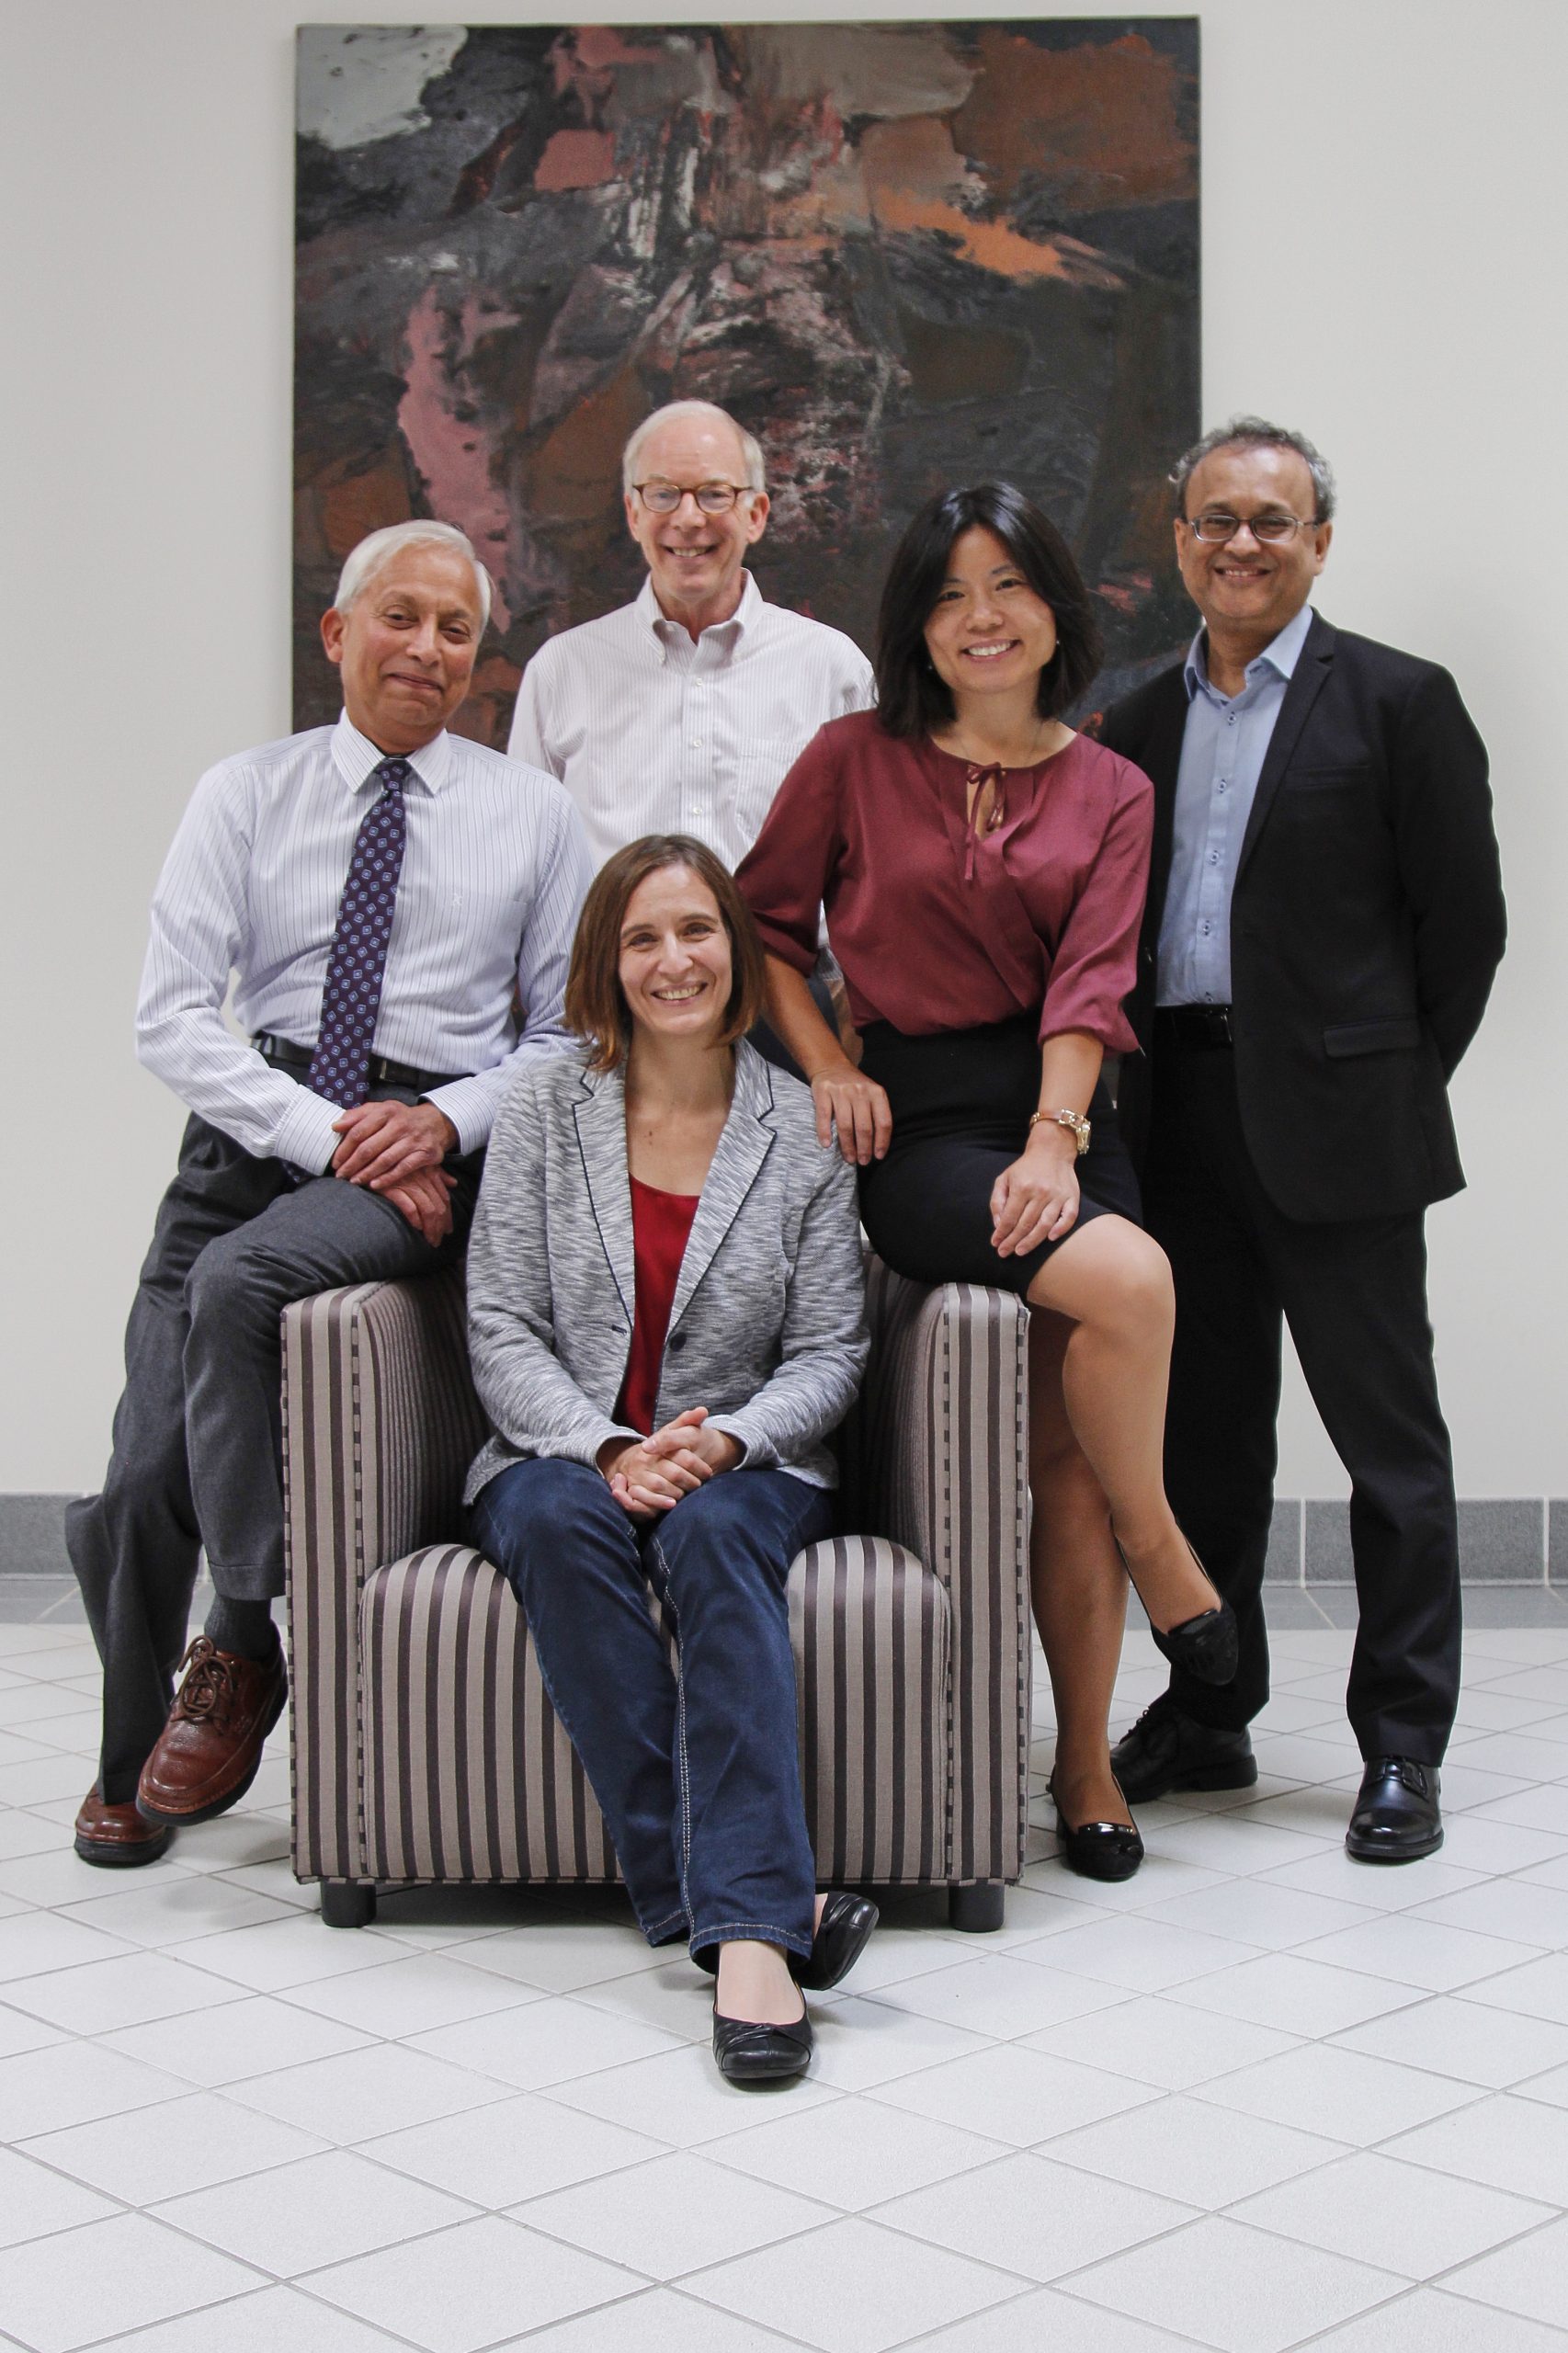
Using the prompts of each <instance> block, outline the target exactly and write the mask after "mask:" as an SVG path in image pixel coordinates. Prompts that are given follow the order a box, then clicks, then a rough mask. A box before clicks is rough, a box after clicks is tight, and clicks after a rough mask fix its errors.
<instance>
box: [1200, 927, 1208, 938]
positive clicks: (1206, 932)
mask: <svg viewBox="0 0 1568 2353" xmlns="http://www.w3.org/2000/svg"><path fill="white" fill-rule="evenodd" d="M1198 928H1199V931H1200V932H1201V933H1202V934H1203V937H1204V938H1205V939H1207V938H1208V937H1209V926H1208V925H1207V924H1206V923H1200V924H1199V926H1198Z"/></svg>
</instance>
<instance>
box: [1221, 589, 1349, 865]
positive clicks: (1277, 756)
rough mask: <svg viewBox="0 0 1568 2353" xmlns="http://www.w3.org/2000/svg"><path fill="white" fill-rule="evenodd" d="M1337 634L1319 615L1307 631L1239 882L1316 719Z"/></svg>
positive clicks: (1260, 787) (1266, 764)
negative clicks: (1304, 734) (1295, 754)
mask: <svg viewBox="0 0 1568 2353" xmlns="http://www.w3.org/2000/svg"><path fill="white" fill-rule="evenodd" d="M1334 636H1335V632H1334V631H1333V630H1332V629H1331V628H1330V626H1329V624H1328V622H1327V621H1325V620H1322V619H1320V617H1319V616H1318V615H1317V614H1315V613H1314V614H1313V616H1312V627H1311V629H1310V630H1309V631H1307V637H1306V642H1305V644H1304V645H1303V646H1302V648H1301V658H1300V660H1299V661H1298V662H1297V664H1296V667H1295V670H1294V672H1293V674H1292V676H1291V679H1290V685H1289V686H1288V687H1287V688H1286V689H1285V699H1284V701H1283V703H1282V704H1281V705H1280V707H1279V716H1278V719H1277V720H1276V721H1275V722H1274V733H1273V734H1272V735H1271V736H1270V737H1269V739H1268V750H1267V753H1266V754H1265V755H1264V761H1263V767H1262V769H1261V771H1260V773H1259V775H1258V779H1257V790H1256V792H1255V793H1254V794H1253V799H1252V811H1251V813H1250V815H1249V816H1248V818H1247V829H1246V832H1245V833H1244V835H1243V836H1242V854H1241V856H1240V858H1238V859H1237V860H1236V881H1237V882H1238V883H1239V882H1240V881H1241V879H1242V876H1243V875H1244V873H1245V872H1246V870H1247V861H1248V860H1249V859H1250V858H1251V857H1252V854H1253V851H1254V850H1255V849H1256V847H1257V837H1258V835H1259V834H1261V833H1262V831H1263V828H1264V826H1265V824H1267V819H1268V813H1269V811H1270V809H1271V808H1272V807H1273V806H1274V796H1275V794H1276V793H1277V792H1278V790H1279V782H1280V779H1281V778H1282V777H1283V776H1284V773H1285V770H1286V768H1287V767H1289V766H1290V756H1291V754H1292V753H1293V752H1294V751H1295V748H1296V746H1297V745H1298V744H1299V743H1300V742H1301V730H1302V728H1303V727H1305V725H1306V723H1307V721H1308V720H1309V718H1310V717H1311V716H1312V705H1313V703H1314V702H1316V700H1317V699H1318V697H1319V695H1320V694H1321V693H1322V692H1323V687H1324V679H1325V678H1326V677H1327V676H1328V673H1329V665H1330V664H1331V663H1332V662H1333V660H1334Z"/></svg>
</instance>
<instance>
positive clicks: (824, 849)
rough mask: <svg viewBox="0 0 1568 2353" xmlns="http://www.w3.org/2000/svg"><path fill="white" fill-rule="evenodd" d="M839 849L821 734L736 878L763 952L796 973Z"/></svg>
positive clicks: (832, 774)
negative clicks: (760, 938)
mask: <svg viewBox="0 0 1568 2353" xmlns="http://www.w3.org/2000/svg"><path fill="white" fill-rule="evenodd" d="M843 848H844V838H843V819H842V811H841V806H840V798H839V779H838V763H837V760H836V758H835V756H834V752H833V750H832V748H831V745H829V743H828V741H827V739H826V736H825V733H824V731H820V730H819V732H818V733H816V734H815V735H813V736H812V740H811V742H810V743H809V744H808V745H806V748H805V750H804V751H803V752H802V753H801V756H800V758H799V759H798V760H797V761H796V762H795V765H794V767H792V768H791V769H790V772H789V774H788V775H787V776H786V778H785V779H784V781H783V783H782V784H781V785H780V786H779V788H778V792H777V793H776V794H775V796H774V801H773V806H772V808H771V809H770V810H769V811H768V813H767V818H766V819H765V820H764V823H763V827H762V831H761V833H760V834H758V835H757V837H756V842H755V844H754V845H753V847H752V848H751V849H750V850H749V851H748V853H747V855H746V856H745V857H744V858H743V859H742V861H741V863H740V866H739V867H738V868H737V869H736V872H735V881H737V883H738V884H739V885H740V890H741V894H742V896H743V897H744V900H745V903H746V904H747V906H748V907H750V909H751V911H752V914H753V915H754V916H755V917H756V927H757V930H758V931H759V932H760V933H761V935H762V944H763V946H764V947H765V948H766V949H767V952H768V954H769V955H770V956H777V957H778V958H779V959H780V960H781V961H783V962H784V963H786V964H792V965H793V966H794V968H795V970H796V971H797V972H808V973H809V972H811V971H812V968H813V967H814V965H815V963H816V961H817V938H818V921H819V916H820V913H821V909H822V904H823V900H824V896H825V894H826V892H827V887H828V883H829V881H830V879H831V877H832V875H833V873H834V870H835V868H836V866H837V864H838V862H839V858H840V857H841V855H842V853H843Z"/></svg>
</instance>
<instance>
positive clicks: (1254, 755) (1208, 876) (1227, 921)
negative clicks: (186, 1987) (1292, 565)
mask: <svg viewBox="0 0 1568 2353" xmlns="http://www.w3.org/2000/svg"><path fill="white" fill-rule="evenodd" d="M1311 627H1312V607H1311V606H1310V605H1303V606H1302V608H1301V611H1300V612H1299V613H1298V614H1297V615H1296V618H1295V620H1292V621H1288V622H1287V623H1286V625H1285V627H1284V628H1283V629H1282V630H1281V631H1280V632H1279V634H1278V637H1277V638H1276V639H1275V640H1274V642H1273V643H1272V644H1271V645H1266V646H1265V647H1264V650H1263V652H1262V653H1261V654H1258V655H1256V657H1255V659H1254V660H1252V661H1251V662H1249V663H1248V664H1247V666H1246V673H1245V676H1246V684H1245V685H1244V687H1243V688H1242V690H1241V693H1240V694H1239V695H1235V696H1227V695H1222V694H1221V692H1220V691H1219V689H1218V688H1216V687H1213V686H1211V685H1210V681H1209V665H1208V662H1207V660H1206V658H1205V653H1204V643H1203V631H1201V630H1199V632H1198V635H1197V636H1196V637H1195V638H1194V639H1193V641H1192V644H1191V646H1190V648H1189V649H1188V652H1187V664H1186V667H1185V668H1184V670H1183V672H1182V678H1183V682H1184V683H1185V685H1186V688H1187V701H1188V703H1189V705H1190V708H1189V709H1188V711H1187V728H1186V732H1185V733H1184V734H1183V736H1182V740H1181V765H1180V767H1179V768H1178V769H1177V771H1176V813H1175V827H1174V835H1173V839H1172V844H1171V874H1170V881H1169V883H1168V885H1167V887H1166V891H1165V914H1164V915H1163V916H1162V918H1161V922H1160V947H1159V961H1158V969H1157V974H1156V993H1155V1002H1156V1004H1159V1005H1229V1004H1230V1002H1231V893H1232V892H1233V890H1234V889H1235V884H1236V868H1237V866H1238V864H1239V863H1240V861H1241V855H1242V843H1243V841H1244V838H1245V835H1246V829H1247V819H1248V818H1249V817H1250V816H1251V814H1252V804H1253V799H1254V796H1255V794H1256V791H1257V779H1258V778H1259V776H1260V775H1261V774H1262V773H1263V763H1264V760H1265V758H1266V757H1267V752H1268V745H1269V738H1270V737H1271V736H1272V735H1273V733H1274V725H1275V722H1276V721H1277V720H1278V716H1279V710H1280V705H1281V704H1282V703H1283V702H1284V700H1285V689H1286V688H1287V687H1288V686H1289V685H1290V678H1291V676H1292V674H1293V672H1294V670H1295V667H1296V664H1297V661H1298V660H1299V659H1300V656H1301V648H1302V646H1303V645H1304V644H1305V643H1306V640H1307V631H1309V630H1310V629H1311Z"/></svg>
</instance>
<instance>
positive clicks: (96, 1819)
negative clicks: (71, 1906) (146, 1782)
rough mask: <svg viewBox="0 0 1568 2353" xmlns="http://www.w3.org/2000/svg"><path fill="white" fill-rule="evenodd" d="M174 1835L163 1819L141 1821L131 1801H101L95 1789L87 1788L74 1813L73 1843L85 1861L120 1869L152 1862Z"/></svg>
mask: <svg viewBox="0 0 1568 2353" xmlns="http://www.w3.org/2000/svg"><path fill="white" fill-rule="evenodd" d="M174 1835H175V1834H174V1832H173V1831H172V1830H171V1829H170V1828H169V1827H168V1825H167V1824H166V1823H162V1822H143V1821H142V1816H141V1814H140V1813H138V1812H137V1810H136V1808H135V1806H134V1805H105V1803H104V1802H103V1800H102V1798H101V1797H99V1795H98V1793H97V1790H88V1791H87V1794H86V1796H85V1798H84V1799H83V1800H82V1808H81V1812H80V1813H78V1814H77V1816H76V1836H75V1840H74V1845H75V1848H76V1852H77V1853H78V1854H79V1855H80V1856H81V1858H82V1860H83V1861H84V1862H85V1863H101V1864H103V1865H104V1867H105V1868H106V1869H107V1870H126V1869H128V1868H129V1867H130V1866H131V1865H132V1864H134V1863H155V1862H156V1861H157V1859H158V1857H159V1856H160V1855H162V1854H164V1853H165V1852H166V1850H167V1847H168V1845H169V1841H170V1840H171V1839H172V1838H173V1836H174Z"/></svg>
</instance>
